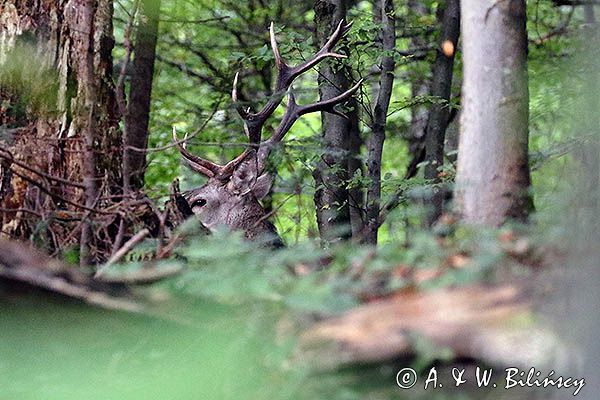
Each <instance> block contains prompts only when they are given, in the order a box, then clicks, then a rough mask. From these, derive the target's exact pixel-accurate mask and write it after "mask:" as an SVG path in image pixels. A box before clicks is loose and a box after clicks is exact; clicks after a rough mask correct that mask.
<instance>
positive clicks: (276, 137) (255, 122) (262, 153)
mask: <svg viewBox="0 0 600 400" xmlns="http://www.w3.org/2000/svg"><path fill="white" fill-rule="evenodd" d="M351 26H352V23H349V24H346V23H345V22H344V21H343V20H342V21H340V23H339V24H338V26H337V28H336V29H335V31H334V32H333V34H332V35H331V37H330V38H329V40H327V42H326V43H325V44H324V45H323V47H322V48H321V49H320V50H319V51H318V52H317V53H316V54H315V55H314V56H313V57H312V58H310V59H309V60H307V61H305V62H304V63H302V64H299V65H296V66H289V65H288V64H287V63H286V62H285V61H284V60H283V59H282V57H281V54H280V52H279V46H278V45H277V39H276V37H275V26H274V24H273V22H271V25H270V27H269V35H270V38H271V49H272V51H273V55H274V57H275V65H276V67H277V71H278V73H277V80H276V84H275V91H274V93H273V95H272V96H271V98H270V99H269V100H268V101H267V103H266V104H265V106H264V107H263V108H262V110H260V111H258V112H256V113H252V112H251V111H250V108H248V109H244V107H243V106H242V105H241V104H240V103H239V102H238V89H237V86H238V81H239V73H237V74H235V78H234V80H233V89H232V91H231V98H232V100H233V102H234V103H235V104H236V109H237V112H238V114H239V115H240V117H241V118H242V119H243V120H244V130H245V132H246V135H247V136H248V147H247V148H246V149H245V150H244V152H243V153H242V154H240V155H239V156H238V157H236V158H235V159H233V160H232V161H230V162H229V163H227V164H226V165H224V166H220V165H218V164H215V163H213V162H211V161H208V160H204V159H202V158H200V157H197V156H194V155H193V154H191V153H190V152H189V151H187V149H186V147H185V144H184V142H185V139H184V141H183V142H179V141H178V140H177V134H176V132H175V128H173V140H175V143H176V144H177V147H178V148H179V151H180V152H181V154H182V155H183V157H184V158H185V159H186V160H187V162H188V164H189V165H190V167H191V168H192V169H193V170H194V171H197V172H199V173H201V174H203V175H205V176H208V177H210V178H212V177H215V176H218V177H223V178H226V177H228V176H230V175H231V174H232V173H233V172H234V171H235V168H236V167H237V166H238V165H239V164H240V163H241V162H242V161H244V160H245V159H246V157H247V156H248V155H249V154H251V153H253V152H258V153H259V154H258V166H259V171H258V172H259V173H261V172H262V170H263V169H264V164H265V160H266V158H267V157H268V155H269V153H270V149H271V148H272V147H273V145H274V144H276V143H278V142H280V141H281V140H282V139H283V137H284V136H285V134H286V133H287V132H288V131H289V130H290V128H291V127H292V125H293V124H294V122H296V120H298V118H300V117H301V116H302V115H304V114H308V113H311V112H317V111H325V112H329V113H332V114H337V115H341V116H343V117H345V115H343V114H342V113H340V112H338V111H336V110H335V109H334V106H335V105H337V104H339V103H342V102H343V101H345V100H347V99H348V98H350V97H351V96H352V95H353V94H354V93H355V92H356V91H357V90H358V88H359V87H360V85H361V83H362V82H363V80H362V79H361V80H360V81H359V82H358V83H356V84H355V85H354V86H353V87H351V88H350V89H348V90H346V91H345V92H343V93H341V94H340V95H338V96H336V97H334V98H331V99H329V100H323V101H320V102H316V103H313V104H308V105H303V106H299V105H298V104H296V101H295V98H294V95H293V93H291V92H290V94H289V100H288V104H287V108H286V110H285V114H284V116H283V119H282V121H281V123H280V124H279V126H278V127H277V129H276V130H275V133H274V134H273V136H272V137H271V138H270V139H269V140H267V141H265V142H264V143H261V136H262V128H263V125H264V124H265V122H266V121H267V119H268V118H269V117H270V116H271V115H272V114H273V112H274V111H275V110H276V109H277V107H278V106H279V105H280V104H281V101H282V100H283V97H284V95H285V93H286V91H288V89H289V88H290V86H291V85H292V83H293V82H294V80H295V79H296V78H297V77H299V76H300V75H302V74H303V73H304V72H306V71H308V70H310V69H311V68H313V67H314V66H315V65H317V64H318V63H319V62H321V61H322V60H324V59H326V58H328V57H332V58H346V56H345V55H343V54H339V53H335V52H333V48H334V47H335V45H336V44H337V43H338V42H339V41H340V39H341V38H342V37H344V35H345V34H346V33H347V32H348V31H349V30H350V27H351ZM186 139H187V136H186Z"/></svg>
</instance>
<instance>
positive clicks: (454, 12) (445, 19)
mask: <svg viewBox="0 0 600 400" xmlns="http://www.w3.org/2000/svg"><path fill="white" fill-rule="evenodd" d="M438 20H439V22H440V23H441V32H440V40H439V48H438V49H437V55H436V58H435V63H434V66H433V82H432V84H431V95H432V96H434V97H436V98H438V99H439V100H441V101H436V102H434V103H433V104H432V106H431V110H430V111H429V119H428V121H427V130H426V134H425V161H426V163H427V164H426V166H425V179H429V180H431V181H433V183H440V179H439V176H438V174H439V172H440V167H442V166H443V164H444V141H445V138H446V128H447V127H448V121H449V117H450V92H451V89H452V73H453V70H454V55H455V54H456V46H457V44H458V36H459V33H460V2H459V0H446V4H445V6H444V9H443V10H441V12H440V13H439V17H438ZM444 192H445V190H444V189H443V188H441V187H436V188H434V189H433V192H432V194H431V197H430V198H429V210H428V213H427V217H426V221H425V222H426V224H427V226H431V225H433V224H434V223H435V222H436V221H437V220H438V218H439V217H440V215H442V210H443V205H444V197H445V196H444V194H445V193H444Z"/></svg>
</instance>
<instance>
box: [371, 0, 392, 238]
mask: <svg viewBox="0 0 600 400" xmlns="http://www.w3.org/2000/svg"><path fill="white" fill-rule="evenodd" d="M376 15H377V16H378V18H379V19H380V21H381V22H380V23H381V34H380V38H379V42H380V49H381V52H382V57H381V65H380V66H379V69H380V71H381V72H380V76H379V85H378V89H377V97H376V99H375V106H374V107H373V124H372V128H371V134H370V135H369V137H368V138H367V167H368V177H369V186H368V189H367V205H366V206H367V224H366V227H365V233H364V242H365V243H368V244H377V232H378V230H379V211H380V203H381V159H382V155H383V143H384V141H385V127H386V123H387V114H388V108H389V105H390V99H391V97H392V88H393V84H394V68H395V65H396V63H395V61H394V54H393V51H394V49H395V48H396V23H395V17H394V3H393V1H392V0H380V1H379V2H378V3H377V11H376Z"/></svg>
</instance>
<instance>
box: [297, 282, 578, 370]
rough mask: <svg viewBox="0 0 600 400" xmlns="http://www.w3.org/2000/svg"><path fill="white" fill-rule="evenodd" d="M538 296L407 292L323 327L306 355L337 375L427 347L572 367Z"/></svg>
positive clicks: (487, 359) (493, 290) (504, 288)
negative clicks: (537, 305)
mask: <svg viewBox="0 0 600 400" xmlns="http://www.w3.org/2000/svg"><path fill="white" fill-rule="evenodd" d="M532 292H533V291H532V290H531V289H528V288H527V286H526V285H523V284H514V283H513V284H504V285H498V286H488V285H481V284H479V285H472V286H465V287H456V288H452V289H442V290H434V291H423V292H418V291H412V292H407V293H401V294H399V295H396V296H393V297H391V298H388V299H384V300H379V301H376V302H373V303H369V304H366V305H363V306H360V307H358V308H356V309H353V310H351V311H348V312H347V313H346V314H344V315H341V316H339V317H335V318H332V319H328V320H325V321H322V322H320V323H317V324H316V325H314V326H313V327H312V328H310V329H309V330H308V331H306V332H305V333H304V334H303V335H302V336H301V340H300V346H299V349H300V352H299V356H300V357H301V358H302V359H303V360H304V361H308V362H309V363H310V364H311V365H315V366H318V367H320V368H325V369H335V368H339V367H344V366H349V365H353V364H363V363H378V362H385V361H390V360H395V359H401V358H405V357H411V356H414V355H417V353H418V347H419V346H420V345H422V344H423V343H426V344H428V345H431V346H434V348H436V349H438V350H441V349H447V350H450V351H451V352H452V355H453V357H454V358H455V359H458V358H466V359H472V360H477V361H480V362H484V363H486V364H488V365H502V366H514V367H523V368H525V367H533V366H535V367H537V368H540V367H543V366H548V365H556V364H555V363H562V364H563V365H564V363H565V362H569V360H568V359H567V358H569V355H568V350H567V346H566V345H565V344H564V343H562V342H561V340H560V339H559V337H558V336H557V335H556V334H555V333H554V332H553V331H552V330H551V329H550V328H548V327H547V326H545V325H544V324H543V323H542V322H541V321H540V320H539V319H538V318H537V317H536V315H535V313H534V312H533V308H532Z"/></svg>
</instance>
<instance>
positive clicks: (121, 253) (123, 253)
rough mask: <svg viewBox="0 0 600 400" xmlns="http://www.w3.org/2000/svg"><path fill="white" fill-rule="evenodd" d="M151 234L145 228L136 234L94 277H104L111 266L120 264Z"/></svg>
mask: <svg viewBox="0 0 600 400" xmlns="http://www.w3.org/2000/svg"><path fill="white" fill-rule="evenodd" d="M149 234H150V230H148V229H147V228H144V229H142V230H141V231H139V232H138V233H136V234H135V235H133V236H132V237H131V239H129V240H128V241H127V242H125V244H124V245H123V247H121V248H120V249H119V250H118V251H117V252H116V253H115V254H113V255H112V256H111V257H110V259H109V260H108V261H107V262H106V264H104V265H103V266H102V267H100V268H98V271H96V274H95V275H94V277H95V278H98V277H100V276H102V274H103V273H104V272H105V271H106V270H107V269H108V268H109V267H110V266H111V265H113V264H115V263H117V262H119V261H120V260H121V259H122V258H123V257H125V256H126V255H127V253H129V252H130V251H131V250H133V248H134V247H135V246H137V245H138V244H139V243H140V242H142V241H143V240H144V239H146V237H148V235H149Z"/></svg>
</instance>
